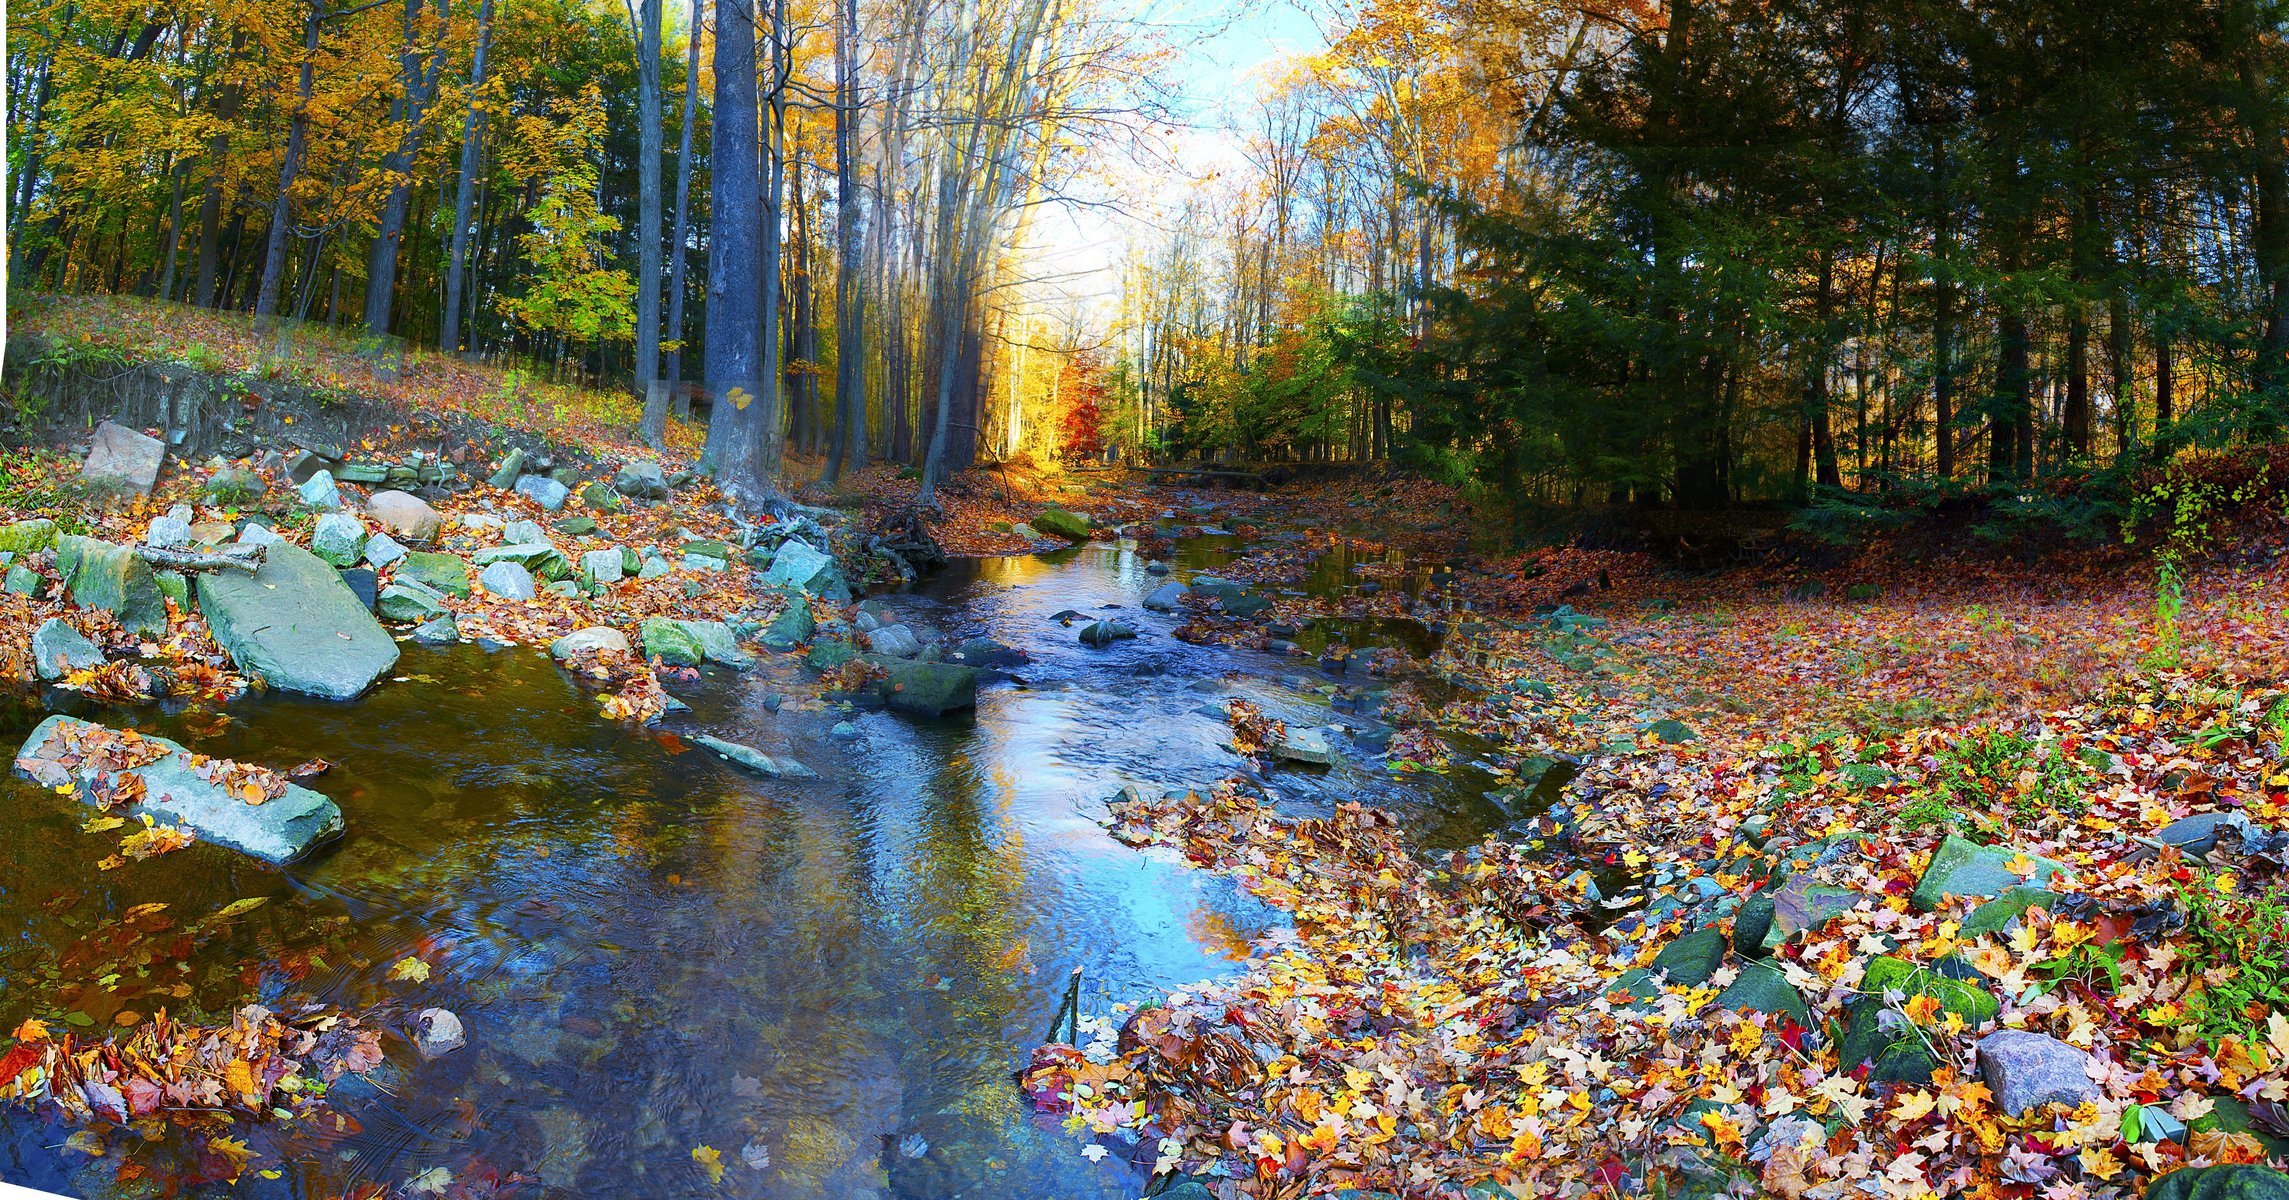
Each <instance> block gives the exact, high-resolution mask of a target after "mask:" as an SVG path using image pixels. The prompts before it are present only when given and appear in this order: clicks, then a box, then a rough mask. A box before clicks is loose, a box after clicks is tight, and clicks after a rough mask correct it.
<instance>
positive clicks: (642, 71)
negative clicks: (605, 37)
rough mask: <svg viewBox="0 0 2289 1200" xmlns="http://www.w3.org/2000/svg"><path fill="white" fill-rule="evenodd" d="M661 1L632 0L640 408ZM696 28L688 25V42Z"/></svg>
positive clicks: (654, 327) (656, 333)
mask: <svg viewBox="0 0 2289 1200" xmlns="http://www.w3.org/2000/svg"><path fill="white" fill-rule="evenodd" d="M666 8H667V5H666V4H665V3H664V0H637V5H636V12H637V22H636V24H637V29H636V142H637V148H636V155H637V160H638V161H637V164H636V180H637V182H636V363H635V375H636V390H637V392H638V394H640V395H642V396H644V397H645V408H646V410H647V412H648V410H649V409H650V407H651V398H652V397H653V396H654V395H656V394H658V393H659V388H658V387H657V386H656V385H657V384H658V382H659V377H660V153H661V148H662V147H661V142H662V141H663V136H662V132H661V129H660V55H661V48H660V40H661V37H662V25H663V23H664V21H665V19H666V11H665V10H666ZM698 37H699V30H698V28H697V27H696V26H695V27H694V28H693V29H692V38H693V40H695V41H696V40H698Z"/></svg>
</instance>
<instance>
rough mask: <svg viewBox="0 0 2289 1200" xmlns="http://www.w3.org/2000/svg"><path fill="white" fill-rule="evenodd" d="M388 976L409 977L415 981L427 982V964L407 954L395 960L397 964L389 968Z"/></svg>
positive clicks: (392, 977)
mask: <svg viewBox="0 0 2289 1200" xmlns="http://www.w3.org/2000/svg"><path fill="white" fill-rule="evenodd" d="M389 977H390V978H391V979H410V980H412V981H413V982H415V983H427V982H428V981H429V964H428V963H425V962H423V961H421V960H420V959H418V958H415V957H413V956H412V955H410V954H409V955H407V956H405V957H404V958H401V959H399V960H397V965H396V966H393V967H391V968H390V969H389Z"/></svg>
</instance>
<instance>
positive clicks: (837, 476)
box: [826, 0, 881, 488]
mask: <svg viewBox="0 0 2289 1200" xmlns="http://www.w3.org/2000/svg"><path fill="white" fill-rule="evenodd" d="M858 122H859V112H858V0H835V428H834V439H833V440H834V444H833V446H832V447H831V448H830V449H829V451H828V455H827V472H826V485H827V486H828V487H830V488H831V487H833V486H835V485H836V484H837V483H840V482H841V481H842V473H843V468H844V467H845V466H848V467H849V468H850V469H852V470H864V469H865V468H866V351H865V346H864V345H863V344H862V340H863V338H864V337H865V333H864V330H865V321H866V297H865V295H864V294H863V293H862V292H861V290H860V289H861V288H862V287H864V283H863V280H864V278H865V275H864V273H863V272H862V271H861V269H860V268H861V263H860V261H859V251H860V247H859V228H858V204H859V185H858ZM876 219H877V220H880V219H881V218H880V216H879V215H878V216H877V218H876Z"/></svg>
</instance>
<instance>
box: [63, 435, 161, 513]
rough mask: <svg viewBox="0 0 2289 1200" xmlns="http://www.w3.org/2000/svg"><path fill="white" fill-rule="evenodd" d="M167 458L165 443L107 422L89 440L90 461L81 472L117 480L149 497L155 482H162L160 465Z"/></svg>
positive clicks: (82, 467)
mask: <svg viewBox="0 0 2289 1200" xmlns="http://www.w3.org/2000/svg"><path fill="white" fill-rule="evenodd" d="M166 458H167V444H166V443H165V442H162V441H160V440H159V439H158V438H155V437H152V436H151V435H149V434H146V433H138V432H136V431H135V430H133V429H129V428H128V427H127V426H125V425H115V424H113V423H112V422H110V421H105V422H104V423H102V424H100V425H98V426H96V427H95V436H94V437H92V438H90V439H88V451H87V460H86V461H85V462H82V463H81V464H80V468H79V473H80V475H81V476H82V477H84V478H87V479H109V480H115V481H117V485H118V486H124V487H126V488H127V489H128V490H130V491H132V492H134V493H135V494H136V495H138V496H148V495H150V494H151V485H153V484H155V483H157V482H159V464H160V463H162V462H164V461H166Z"/></svg>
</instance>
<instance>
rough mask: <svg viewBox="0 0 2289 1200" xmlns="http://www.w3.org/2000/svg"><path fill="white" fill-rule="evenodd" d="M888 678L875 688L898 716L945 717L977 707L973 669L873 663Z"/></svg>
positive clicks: (920, 664)
mask: <svg viewBox="0 0 2289 1200" xmlns="http://www.w3.org/2000/svg"><path fill="white" fill-rule="evenodd" d="M873 661H877V662H880V663H881V664H882V665H883V666H885V667H888V668H889V670H890V674H889V676H888V677H886V678H884V679H883V680H882V682H881V683H880V684H879V685H878V688H879V691H880V693H881V695H882V699H883V702H884V703H886V704H888V705H889V706H890V707H891V708H892V709H895V710H896V711H899V712H905V713H914V714H917V715H920V716H929V717H937V716H944V715H945V714H947V713H949V712H954V711H956V710H959V709H964V708H975V707H977V703H978V673H977V671H976V669H975V668H971V667H957V666H954V665H952V664H949V663H921V662H902V661H900V660H897V659H876V660H873Z"/></svg>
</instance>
